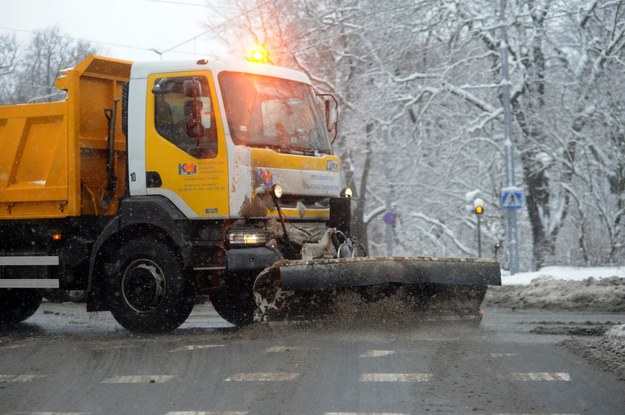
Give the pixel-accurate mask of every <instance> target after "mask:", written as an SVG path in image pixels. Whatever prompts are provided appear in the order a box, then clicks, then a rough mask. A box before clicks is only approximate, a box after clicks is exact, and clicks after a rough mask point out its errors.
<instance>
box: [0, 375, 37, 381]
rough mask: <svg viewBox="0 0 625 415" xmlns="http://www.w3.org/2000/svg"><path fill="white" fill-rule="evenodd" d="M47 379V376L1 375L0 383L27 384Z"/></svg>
mask: <svg viewBox="0 0 625 415" xmlns="http://www.w3.org/2000/svg"><path fill="white" fill-rule="evenodd" d="M45 377H46V376H45V375H0V383H25V382H32V381H33V380H36V379H43V378H45Z"/></svg>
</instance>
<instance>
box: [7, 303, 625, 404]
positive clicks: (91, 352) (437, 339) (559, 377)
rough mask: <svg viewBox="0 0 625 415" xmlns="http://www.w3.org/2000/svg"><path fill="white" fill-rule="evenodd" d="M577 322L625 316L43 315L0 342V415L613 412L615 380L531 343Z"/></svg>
mask: <svg viewBox="0 0 625 415" xmlns="http://www.w3.org/2000/svg"><path fill="white" fill-rule="evenodd" d="M585 321H593V322H608V321H610V322H615V323H616V322H621V323H623V322H625V314H621V315H618V314H609V315H598V314H593V315H588V314H582V313H559V314H558V313H553V312H535V311H521V312H512V311H505V310H502V309H486V311H485V316H484V319H483V320H482V322H481V324H480V325H479V326H477V325H476V324H474V322H463V321H442V322H433V321H425V322H415V323H414V324H406V323H405V322H404V323H403V324H399V325H395V324H393V322H386V323H382V324H375V325H373V326H363V325H360V324H359V325H356V324H355V323H346V322H339V323H336V322H314V323H300V324H271V325H264V326H256V327H249V328H245V329H235V328H232V327H231V326H229V325H228V323H226V322H225V321H223V320H221V319H220V318H219V317H218V316H217V315H216V314H215V312H214V311H213V310H212V309H211V308H209V307H208V306H206V305H200V306H197V307H196V310H195V311H194V312H193V314H192V315H191V317H190V319H189V320H188V321H187V322H186V323H185V324H184V325H183V326H182V327H181V328H180V329H178V330H176V331H174V332H173V333H170V334H166V335H144V334H141V335H139V334H133V333H130V332H128V331H125V330H123V329H122V328H121V327H120V326H119V325H117V323H116V322H115V321H114V320H113V319H112V317H110V315H109V314H108V313H93V314H87V313H86V312H85V311H84V305H81V304H69V303H66V304H52V303H44V304H43V305H42V307H41V308H40V310H39V311H38V312H37V313H36V314H35V315H34V316H33V317H32V318H31V319H29V320H28V321H27V322H26V323H24V324H22V325H21V326H19V327H17V328H14V329H11V330H8V331H7V330H5V331H3V332H0V414H72V415H73V414H154V415H208V414H215V415H221V414H228V415H238V414H249V415H253V414H259V415H260V414H264V415H276V414H298V415H299V414H304V415H307V414H310V415H339V414H340V415H356V414H376V415H378V414H384V415H388V414H435V413H440V414H469V413H470V414H502V415H503V414H506V415H508V414H541V415H542V414H549V415H551V414H602V415H609V414H615V415H616V414H619V415H620V414H623V413H625V382H624V381H622V380H618V379H617V378H616V377H615V376H614V375H612V374H610V373H607V372H604V371H602V370H601V369H599V368H597V367H594V366H593V365H591V364H590V363H588V362H586V361H585V360H583V359H582V358H580V357H579V356H577V355H575V354H573V353H572V352H570V351H569V350H568V349H566V348H564V347H562V346H559V345H558V344H557V343H558V342H559V341H561V340H563V339H565V338H567V337H569V336H568V335H567V334H566V330H565V331H564V332H562V331H561V330H560V331H558V333H561V334H557V335H553V334H535V333H533V332H532V331H535V330H534V329H535V328H536V327H537V326H541V327H550V326H558V327H560V328H562V327H569V326H570V327H573V326H576V324H573V323H574V322H579V323H582V322H585ZM550 322H551V323H554V322H557V324H551V325H550V324H549V323H550Z"/></svg>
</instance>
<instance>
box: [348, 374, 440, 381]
mask: <svg viewBox="0 0 625 415" xmlns="http://www.w3.org/2000/svg"><path fill="white" fill-rule="evenodd" d="M430 379H432V374H430V373H363V374H362V375H361V376H360V379H358V381H359V382H428V381H429V380H430Z"/></svg>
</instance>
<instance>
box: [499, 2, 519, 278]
mask: <svg viewBox="0 0 625 415" xmlns="http://www.w3.org/2000/svg"><path fill="white" fill-rule="evenodd" d="M499 8H500V20H501V43H500V46H499V47H500V50H501V78H502V82H501V94H502V101H503V119H504V150H505V159H506V187H507V188H513V187H514V185H515V183H514V146H513V144H512V126H511V119H510V75H509V73H508V32H507V30H506V0H499ZM505 211H506V216H507V218H508V232H507V234H508V235H507V237H508V238H507V239H508V243H507V245H508V257H509V259H510V274H516V273H517V272H519V248H518V236H517V212H516V211H517V209H505Z"/></svg>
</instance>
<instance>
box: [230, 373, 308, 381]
mask: <svg viewBox="0 0 625 415" xmlns="http://www.w3.org/2000/svg"><path fill="white" fill-rule="evenodd" d="M298 377H299V373H293V372H254V373H237V374H235V375H232V376H230V377H228V378H226V380H225V381H226V382H286V381H292V380H295V379H297V378H298Z"/></svg>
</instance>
